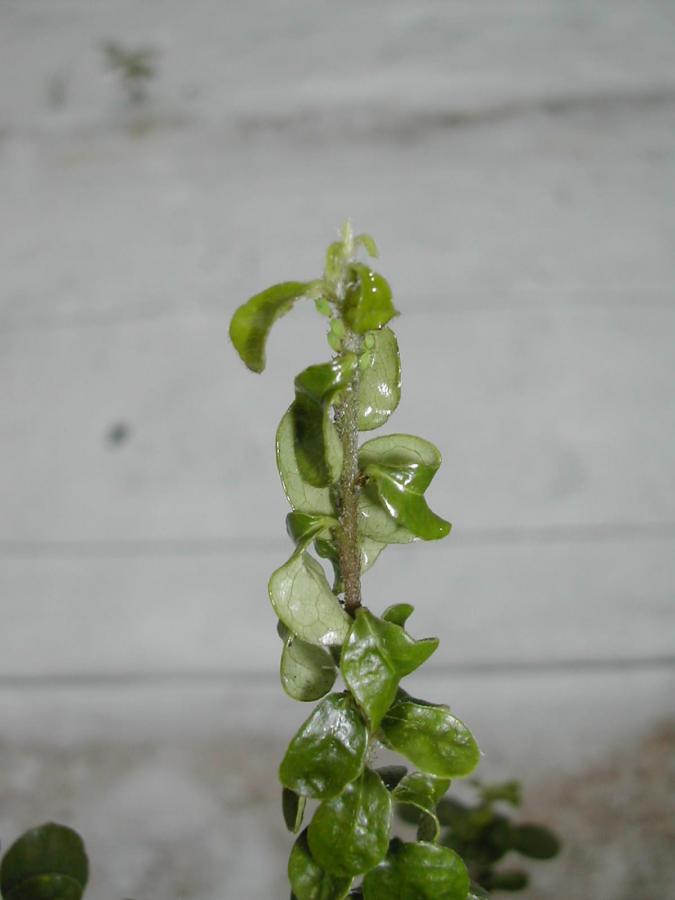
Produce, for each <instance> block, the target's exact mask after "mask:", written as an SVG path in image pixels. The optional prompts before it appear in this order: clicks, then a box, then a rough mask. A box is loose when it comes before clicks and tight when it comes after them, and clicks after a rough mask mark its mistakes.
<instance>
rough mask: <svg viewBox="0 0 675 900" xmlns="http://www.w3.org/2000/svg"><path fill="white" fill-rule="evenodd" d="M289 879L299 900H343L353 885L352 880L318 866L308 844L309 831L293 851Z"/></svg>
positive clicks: (298, 841)
mask: <svg viewBox="0 0 675 900" xmlns="http://www.w3.org/2000/svg"><path fill="white" fill-rule="evenodd" d="M288 878H289V881H290V882H291V887H292V888H293V894H294V896H295V897H296V898H297V900H342V898H343V897H346V896H347V894H348V893H349V888H350V887H351V883H352V879H351V878H340V877H337V876H335V875H330V874H329V873H328V872H324V870H323V869H322V868H321V867H320V866H319V865H317V863H316V862H315V861H314V859H313V858H312V854H311V852H310V849H309V845H308V843H307V829H305V830H304V831H303V832H302V834H301V835H300V837H299V838H298V839H297V841H296V842H295V844H294V846H293V849H292V850H291V856H290V859H289V860H288Z"/></svg>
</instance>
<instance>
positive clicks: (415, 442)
mask: <svg viewBox="0 0 675 900" xmlns="http://www.w3.org/2000/svg"><path fill="white" fill-rule="evenodd" d="M440 464H441V455H440V453H439V452H438V450H437V449H436V447H434V445H433V444H431V443H430V442H429V441H425V440H423V439H422V438H418V437H415V436H414V435H409V434H393V435H388V436H386V437H381V438H374V439H373V440H370V441H367V442H366V443H365V444H364V445H363V446H362V447H361V450H360V452H359V465H360V468H361V471H362V472H363V473H364V475H365V476H366V478H367V479H369V483H370V485H373V486H374V488H375V491H376V495H377V498H378V499H379V502H380V504H381V505H382V507H383V508H384V509H385V510H386V511H387V513H388V514H389V516H391V518H392V519H394V521H395V522H396V523H398V524H400V525H402V526H403V527H404V528H406V529H407V530H408V531H410V532H411V533H412V534H413V535H415V537H419V538H422V539H423V540H425V541H430V540H437V539H438V538H442V537H445V536H446V535H447V534H448V533H449V531H450V527H451V526H450V523H449V522H446V520H445V519H442V518H441V517H440V516H437V515H436V514H435V513H433V512H432V511H431V510H430V509H429V506H428V505H427V502H426V500H425V499H424V491H425V490H426V489H427V487H428V486H429V484H430V482H431V480H432V478H433V477H434V475H435V474H436V472H437V471H438V468H439V466H440ZM373 536H374V537H375V535H373Z"/></svg>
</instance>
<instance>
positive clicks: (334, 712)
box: [279, 694, 368, 799]
mask: <svg viewBox="0 0 675 900" xmlns="http://www.w3.org/2000/svg"><path fill="white" fill-rule="evenodd" d="M367 749H368V732H367V729H366V726H365V724H364V722H363V719H362V718H361V715H360V713H359V711H358V709H357V708H356V706H355V705H354V702H353V700H352V699H351V698H350V697H349V695H348V694H330V695H329V696H328V697H326V698H325V699H324V700H322V701H321V703H319V705H318V706H317V707H316V709H315V710H314V711H313V712H312V714H311V716H310V717H309V718H308V719H307V721H306V722H305V723H304V724H303V725H302V726H301V727H300V729H299V731H298V732H297V734H296V735H295V737H294V738H293V740H292V741H291V743H290V745H289V747H288V750H287V751H286V755H285V756H284V759H283V761H282V763H281V767H280V769H279V778H280V781H281V783H282V784H283V785H284V786H285V787H287V788H290V789H291V790H293V791H295V792H296V793H298V794H302V795H303V796H307V797H318V798H319V799H327V798H330V797H335V796H337V794H339V793H340V792H341V791H342V790H343V788H344V787H345V785H347V784H349V782H350V781H354V779H355V778H358V776H359V775H360V774H361V772H362V771H363V767H364V763H365V759H366V752H367Z"/></svg>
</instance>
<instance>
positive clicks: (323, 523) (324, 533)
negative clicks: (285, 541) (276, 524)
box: [286, 510, 338, 545]
mask: <svg viewBox="0 0 675 900" xmlns="http://www.w3.org/2000/svg"><path fill="white" fill-rule="evenodd" d="M337 525H338V520H337V519H336V518H334V517H333V516H325V515H317V514H316V513H306V512H300V511H298V510H294V511H293V512H291V513H289V514H288V515H287V516H286V531H287V532H288V536H289V537H290V539H291V540H292V541H294V542H295V543H296V544H305V545H307V544H309V543H311V542H312V541H313V540H314V539H315V538H317V537H326V538H327V537H330V530H331V528H335V527H337Z"/></svg>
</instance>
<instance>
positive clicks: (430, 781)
mask: <svg viewBox="0 0 675 900" xmlns="http://www.w3.org/2000/svg"><path fill="white" fill-rule="evenodd" d="M449 787H450V779H449V778H436V777H435V776H434V775H427V774H426V773H425V772H410V774H408V775H406V776H405V778H403V779H401V781H400V782H399V783H398V784H397V785H396V787H395V788H394V791H393V793H392V800H394V801H395V802H396V803H403V804H405V805H407V806H412V807H414V808H415V809H417V810H419V812H420V814H421V816H420V817H419V818H418V825H419V829H420V831H421V832H422V834H424V838H423V839H424V840H430V841H436V840H438V834H439V831H440V826H439V822H438V817H437V816H436V804H437V803H438V801H439V800H440V799H441V797H442V796H443V794H444V793H445V792H446V791H447V789H448V788H449ZM420 837H421V836H420Z"/></svg>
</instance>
